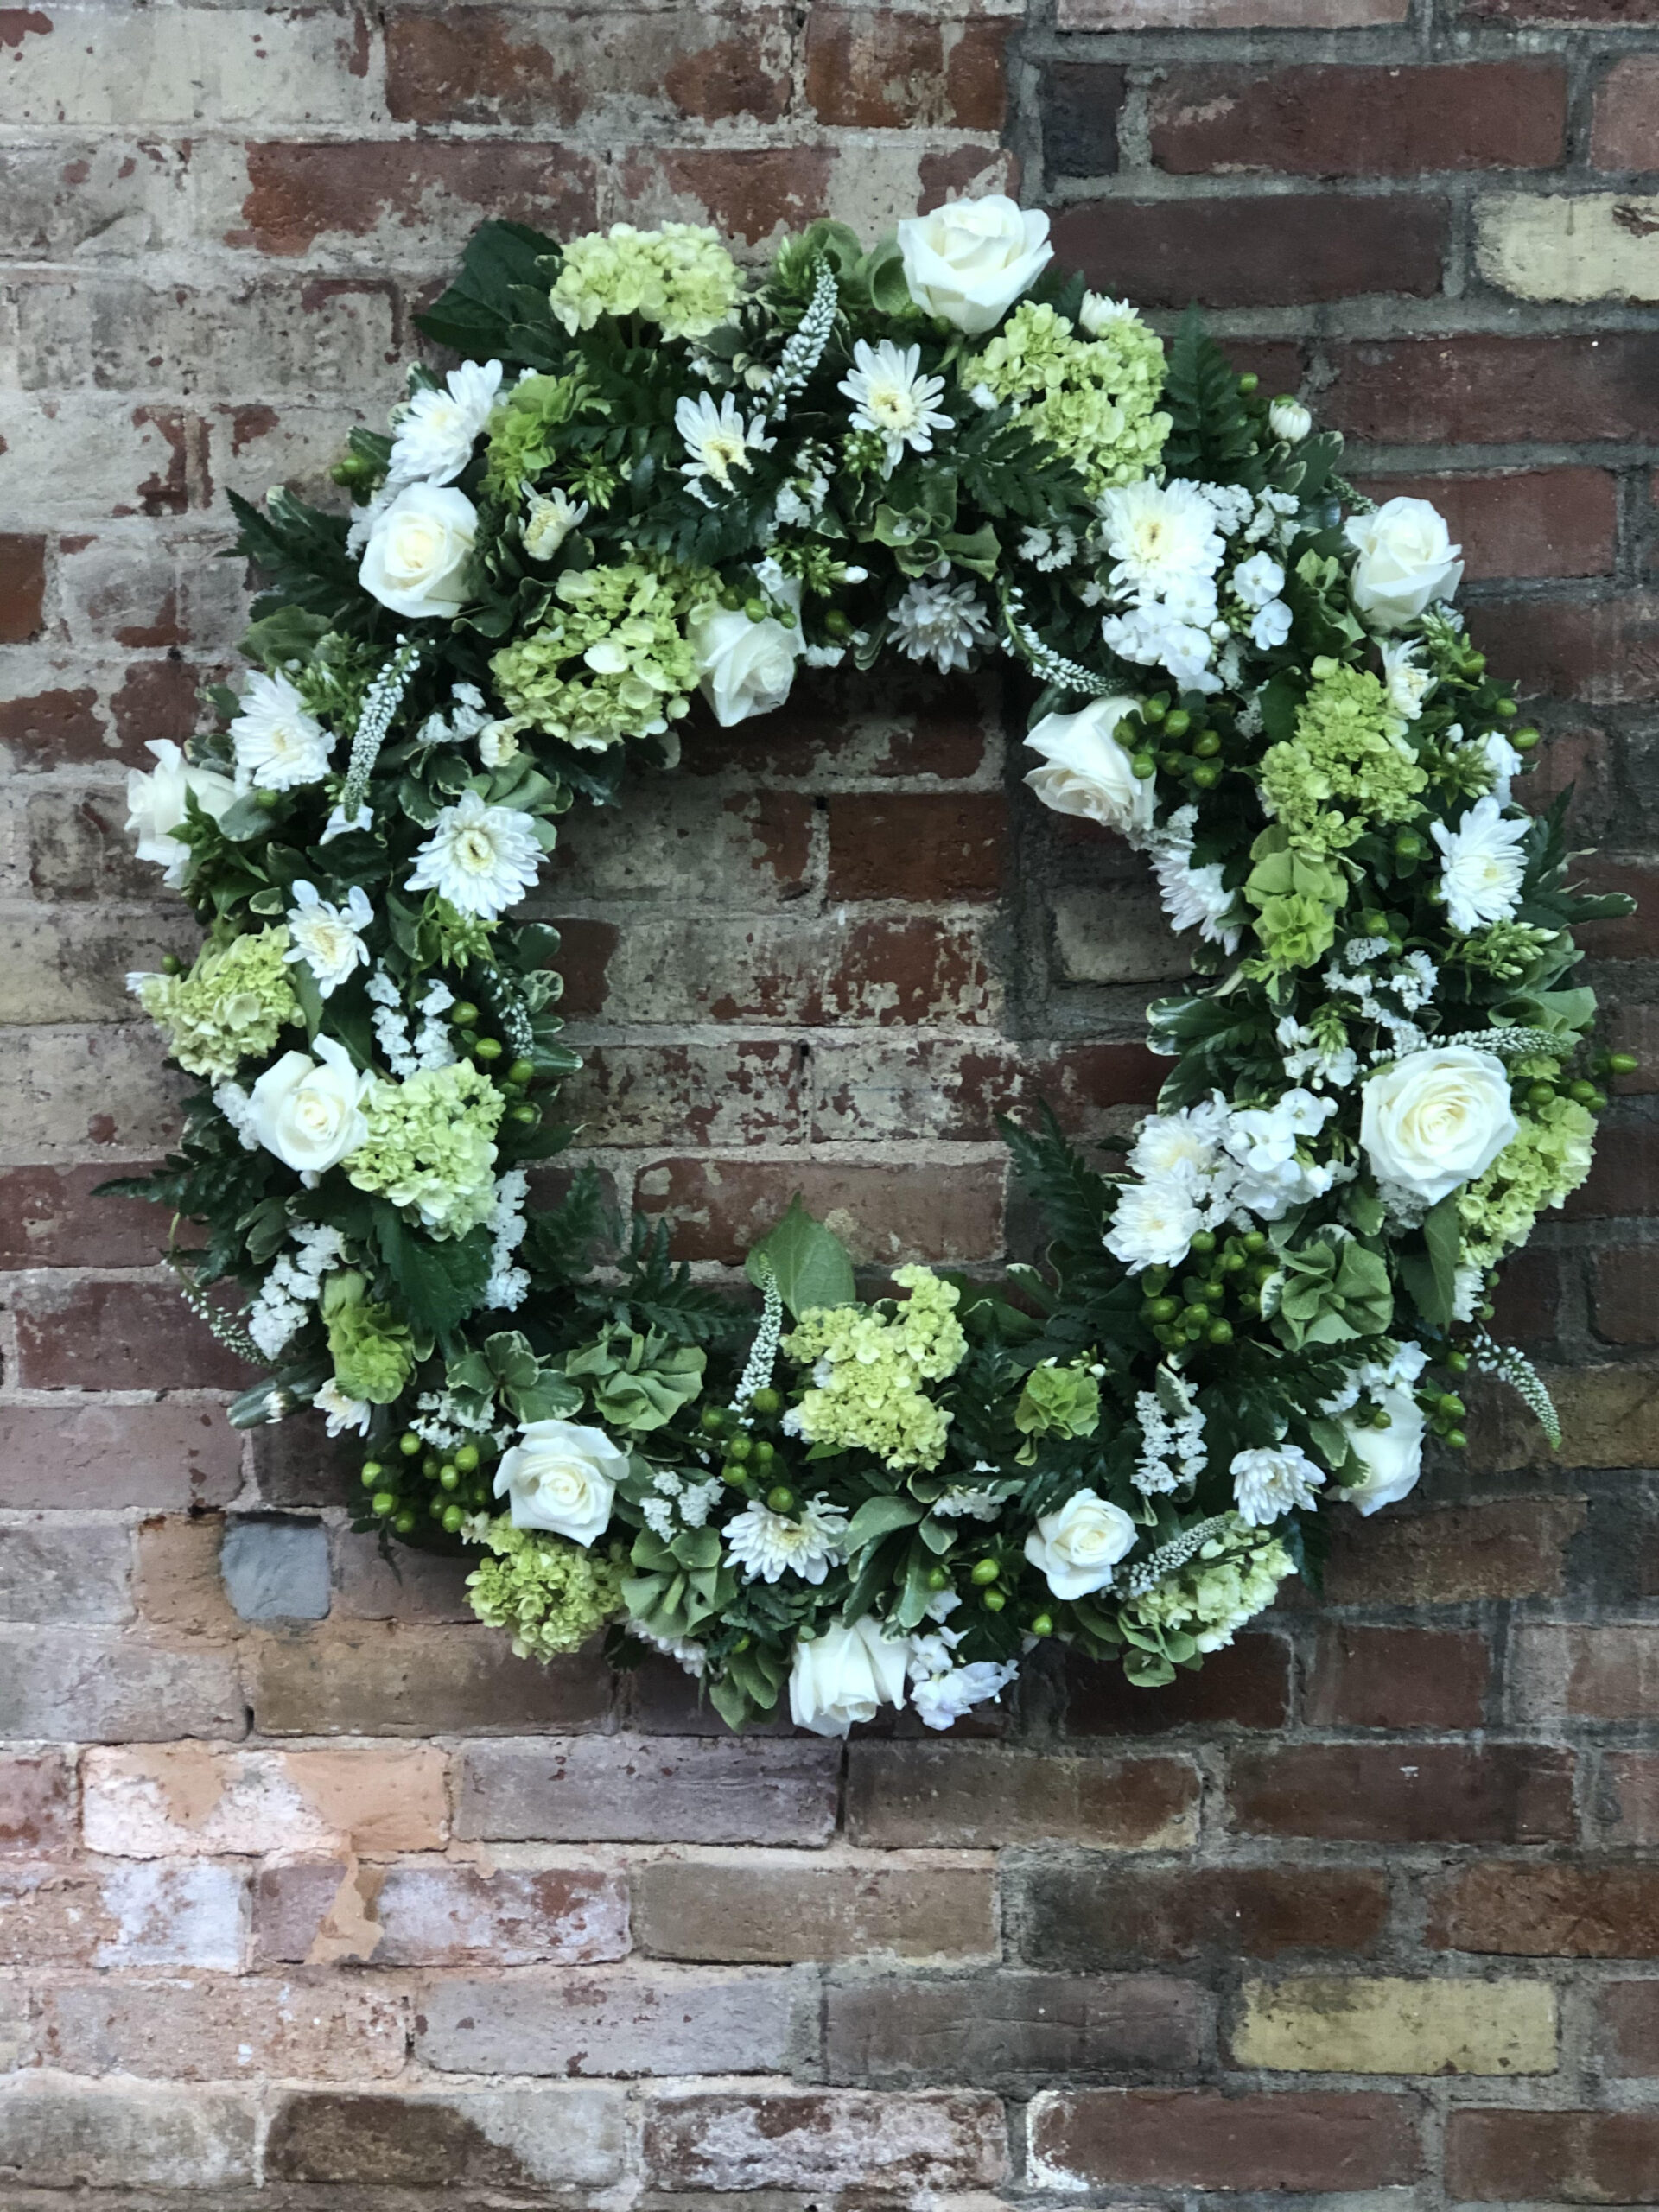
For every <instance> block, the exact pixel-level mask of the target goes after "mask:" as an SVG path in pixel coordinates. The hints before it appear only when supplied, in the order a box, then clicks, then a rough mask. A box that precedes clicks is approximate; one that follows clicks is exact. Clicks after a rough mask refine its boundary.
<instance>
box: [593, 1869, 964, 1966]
mask: <svg viewBox="0 0 1659 2212" xmlns="http://www.w3.org/2000/svg"><path fill="white" fill-rule="evenodd" d="M632 1888H633V1897H634V1904H633V1924H634V1933H635V1936H636V1939H637V1941H638V1942H639V1945H640V1947H641V1948H642V1949H644V1950H646V1951H649V1952H652V1953H654V1954H655V1955H657V1956H658V1957H659V1958H670V1959H705V1960H713V1961H732V1962H734V1963H737V1964H741V1965H746V1966H761V1965H766V1966H787V1965H791V1964H792V1963H795V1962H796V1961H804V1960H808V1959H826V1960H829V1959H849V1958H858V1957H861V1956H864V1955H868V1954H871V1953H882V1954H891V1955H894V1956H896V1957H899V1958H929V1957H944V1956H964V1957H971V1956H974V1955H986V1954H994V1953H995V1950H996V1948H997V1933H996V1913H995V1894H994V1886H993V1877H992V1874H991V1872H990V1869H989V1868H988V1866H968V1865H962V1864H955V1865H952V1864H950V1863H945V1864H943V1865H940V1864H927V1865H923V1866H911V1865H908V1864H903V1865H899V1866H881V1865H874V1866H872V1865H870V1864H868V1863H866V1864H863V1865H859V1866H847V1865H844V1864H841V1863H838V1862H833V1861H832V1862H829V1863H823V1862H820V1863H817V1864H813V1863H811V1862H810V1861H809V1862H807V1863H805V1864H803V1863H801V1862H800V1861H798V1860H797V1861H794V1862H792V1863H791V1862H786V1861H783V1860H780V1859H779V1858H778V1857H777V1856H776V1855H770V1854H769V1855H764V1856H763V1855H762V1854H760V1853H743V1854H742V1856H741V1858H733V1859H725V1860H710V1859H706V1858H703V1859H658V1860H657V1861H655V1862H654V1863H653V1864H652V1865H650V1866H641V1867H639V1868H638V1869H636V1871H635V1872H634V1873H633V1875H632Z"/></svg>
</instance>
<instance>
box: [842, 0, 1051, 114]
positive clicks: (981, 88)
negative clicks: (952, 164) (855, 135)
mask: <svg viewBox="0 0 1659 2212" xmlns="http://www.w3.org/2000/svg"><path fill="white" fill-rule="evenodd" d="M1013 29H1014V23H1013V22H1012V21H1011V20H1009V19H1007V18H1004V19H1003V20H1002V21H1001V22H999V21H997V20H996V19H995V18H990V19H986V18H980V19H979V20H977V21H974V20H969V22H945V23H941V22H936V21H934V20H933V19H932V18H931V16H926V15H897V14H893V13H891V12H889V11H888V10H886V9H882V10H878V11H876V12H874V13H866V12H864V11H863V10H859V11H858V12H856V13H848V12H845V11H843V10H839V9H834V8H823V7H817V8H814V9H813V10H812V12H811V14H810V16H809V17H808V19H807V29H806V97H807V100H808V102H809V103H810V105H811V106H812V107H813V108H815V109H816V110H817V117H818V120H819V122H820V123H823V124H830V125H832V126H834V127H837V128H844V129H849V130H938V129H944V130H1001V128H1002V124H1003V120H1004V118H1005V116H1006V113H1007V76H1006V73H1005V70H1004V66H1003V49H1004V48H1005V47H1006V46H1007V41H1008V36H1009V34H1010V32H1011V31H1012V30H1013Z"/></svg>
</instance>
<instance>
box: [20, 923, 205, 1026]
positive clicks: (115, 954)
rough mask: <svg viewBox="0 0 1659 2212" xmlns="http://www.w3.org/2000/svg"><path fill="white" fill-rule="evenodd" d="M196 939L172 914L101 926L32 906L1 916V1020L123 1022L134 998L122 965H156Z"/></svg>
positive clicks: (186, 950) (185, 952) (190, 926)
mask: <svg viewBox="0 0 1659 2212" xmlns="http://www.w3.org/2000/svg"><path fill="white" fill-rule="evenodd" d="M197 941H198V933H197V931H196V929H195V926H194V923H192V922H191V921H190V920H189V919H188V918H185V917H182V916H175V915H172V914H155V915H150V914H145V915H132V916H129V917H128V918H125V919H124V920H121V921H105V920H104V919H103V918H102V917H99V918H98V919H97V920H93V919H92V918H91V917H90V916H84V915H67V914H62V913H58V912H53V910H52V909H51V908H49V907H37V908H35V910H34V911H32V912H23V913H19V914H13V915H8V916H5V917H3V918H0V963H3V966H0V1021H6V1022H25V1021H50V1020H63V1021H121V1020H125V1019H126V1018H127V1017H128V1016H129V1015H130V1014H131V1012H132V1001H131V999H130V995H129V994H128V991H127V986H126V977H127V974H128V972H129V971H128V969H125V968H124V966H123V965H122V963H123V961H124V960H131V961H134V962H136V963H140V964H142V965H143V966H144V967H146V968H150V969H154V968H158V967H159V966H160V965H161V963H162V959H163V958H164V957H166V955H168V953H173V954H175V955H177V956H179V957H188V956H189V955H190V954H191V953H193V952H194V950H195V946H196V943H197Z"/></svg>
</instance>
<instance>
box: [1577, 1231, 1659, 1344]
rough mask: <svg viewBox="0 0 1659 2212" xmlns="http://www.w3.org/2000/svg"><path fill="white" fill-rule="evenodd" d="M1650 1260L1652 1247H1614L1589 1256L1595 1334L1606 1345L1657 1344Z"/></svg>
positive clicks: (1658, 1303) (1658, 1295) (1658, 1317)
mask: <svg viewBox="0 0 1659 2212" xmlns="http://www.w3.org/2000/svg"><path fill="white" fill-rule="evenodd" d="M1653 1260H1654V1253H1653V1250H1652V1248H1651V1247H1650V1246H1648V1245H1645V1244H1616V1245H1613V1246H1612V1247H1611V1249H1607V1248H1604V1249H1599V1250H1598V1251H1596V1252H1595V1253H1593V1254H1592V1256H1591V1261H1590V1300H1591V1313H1592V1316H1593V1319H1594V1325H1595V1331H1596V1334H1597V1335H1598V1336H1599V1337H1605V1338H1606V1340H1607V1342H1608V1343H1609V1344H1659V1290H1656V1288H1655V1286H1654V1281H1653Z"/></svg>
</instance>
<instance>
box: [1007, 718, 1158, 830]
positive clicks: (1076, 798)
mask: <svg viewBox="0 0 1659 2212" xmlns="http://www.w3.org/2000/svg"><path fill="white" fill-rule="evenodd" d="M1136 704H1137V702H1136V701H1135V700H1134V699H1128V698H1124V699H1091V700H1090V702H1089V704H1088V705H1087V706H1086V707H1082V708H1079V709H1078V710H1077V713H1076V714H1075V715H1044V716H1043V719H1042V720H1041V721H1039V723H1038V725H1037V727H1036V728H1035V729H1034V730H1033V732H1032V733H1031V735H1030V736H1029V737H1028V738H1027V740H1026V743H1027V745H1028V746H1029V747H1031V749H1032V751H1033V753H1040V754H1041V755H1042V759H1043V765H1042V766H1041V767H1040V768H1033V770H1032V771H1031V772H1030V774H1029V775H1028V776H1027V778H1026V783H1027V785H1028V787H1029V788H1030V789H1031V790H1032V791H1035V792H1036V794H1037V796H1038V798H1039V799H1041V801H1042V802H1043V804H1044V805H1045V806H1049V807H1052V808H1053V810H1054V811H1055V813H1056V814H1080V815H1082V816H1084V818H1085V819H1086V820H1088V821H1090V822H1098V823H1103V825H1104V826H1105V827H1106V828H1107V829H1116V831H1117V832H1118V834H1119V836H1123V837H1128V839H1129V840H1130V841H1131V842H1134V843H1137V844H1138V843H1139V842H1141V840H1142V839H1143V838H1144V837H1145V836H1146V834H1147V831H1148V830H1149V829H1151V827H1152V816H1153V804H1154V798H1153V779H1152V778H1151V777H1150V776H1148V777H1147V779H1146V781H1145V782H1144V783H1143V782H1142V781H1141V779H1140V777H1139V776H1137V775H1136V774H1135V771H1134V769H1133V768H1132V767H1131V766H1130V765H1129V755H1128V751H1127V750H1126V749H1125V747H1123V746H1122V745H1121V744H1120V743H1119V742H1118V740H1117V738H1116V736H1115V735H1114V734H1113V733H1114V732H1115V731H1116V728H1117V726H1118V724H1119V723H1120V722H1121V721H1122V719H1123V717H1124V715H1127V714H1128V713H1129V712H1130V711H1131V710H1132V709H1134V708H1135V705H1136Z"/></svg>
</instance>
